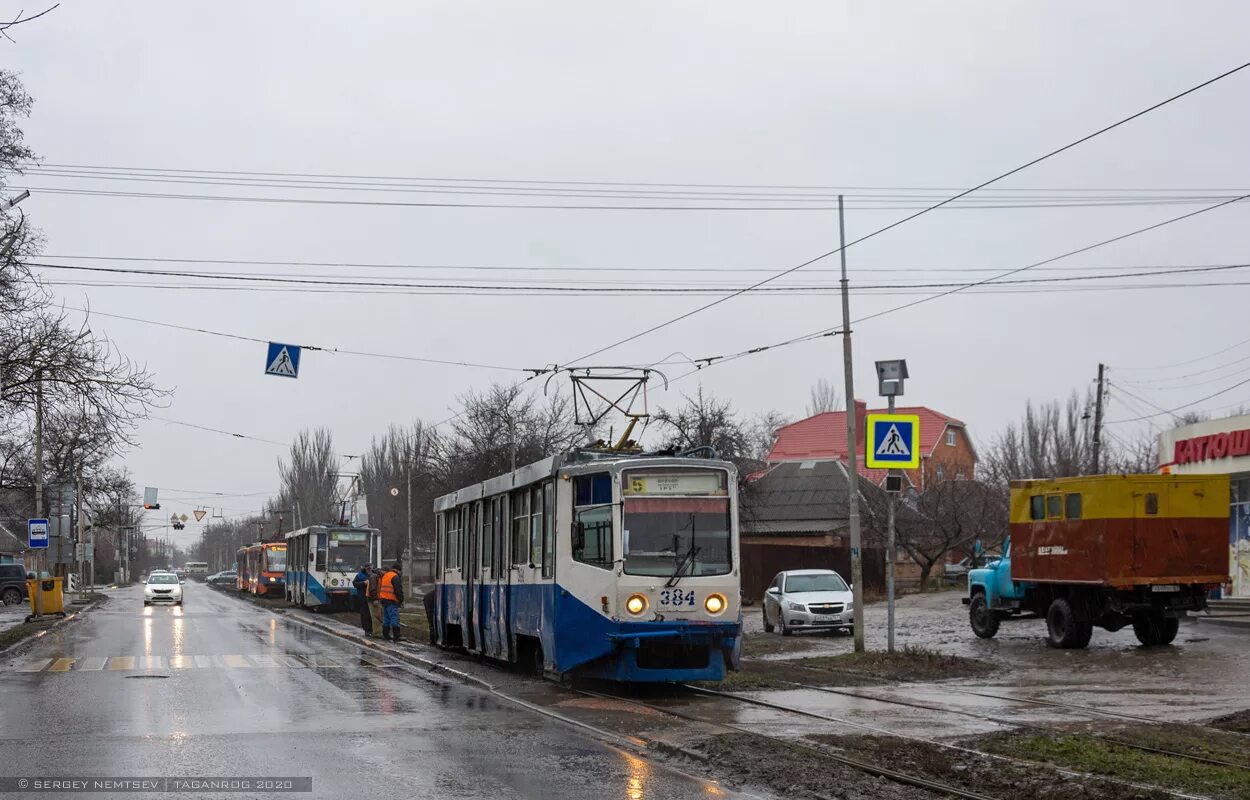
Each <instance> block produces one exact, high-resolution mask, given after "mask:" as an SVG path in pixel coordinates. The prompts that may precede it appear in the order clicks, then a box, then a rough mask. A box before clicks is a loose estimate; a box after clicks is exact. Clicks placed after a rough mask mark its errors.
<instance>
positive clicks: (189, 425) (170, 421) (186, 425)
mask: <svg viewBox="0 0 1250 800" xmlns="http://www.w3.org/2000/svg"><path fill="white" fill-rule="evenodd" d="M152 419H154V420H156V421H158V422H166V423H168V424H170V425H181V426H182V427H184V428H195V429H196V430H200V431H208V432H209V433H220V434H222V435H224V436H232V437H234V438H235V439H248V440H251V441H253V442H263V443H265V444H272V445H277V446H278V447H283V448H285V447H290V443H289V442H275V441H274V440H272V439H262V438H260V437H259V436H248V435H247V434H243V433H235V432H234V431H223V430H221V429H220V428H210V427H207V426H205V425H196V424H194V423H191V422H179V421H178V420H176V419H166V418H164V417H152Z"/></svg>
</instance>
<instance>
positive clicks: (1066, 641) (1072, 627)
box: [1046, 597, 1093, 650]
mask: <svg viewBox="0 0 1250 800" xmlns="http://www.w3.org/2000/svg"><path fill="white" fill-rule="evenodd" d="M1086 628H1088V629H1089V630H1088V633H1089V634H1092V633H1093V626H1092V625H1089V624H1088V623H1082V622H1078V621H1077V618H1076V612H1075V611H1073V610H1072V604H1071V603H1069V602H1068V601H1067V599H1065V598H1063V597H1057V598H1055V600H1054V602H1052V603H1051V604H1050V610H1049V611H1048V612H1046V631H1047V634H1048V636H1047V641H1048V642H1049V644H1050V646H1051V647H1058V648H1060V649H1063V650H1072V649H1077V648H1081V647H1084V646H1085V645H1087V644H1089V636H1088V635H1085V634H1086V633H1087V632H1086V630H1085V629H1086ZM1082 636H1084V640H1082Z"/></svg>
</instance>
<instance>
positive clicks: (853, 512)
mask: <svg viewBox="0 0 1250 800" xmlns="http://www.w3.org/2000/svg"><path fill="white" fill-rule="evenodd" d="M838 244H839V248H840V250H839V252H840V254H841V256H842V372H843V375H844V376H845V379H846V465H847V470H846V473H847V475H846V482H847V501H848V505H847V523H848V524H849V526H850V529H851V591H852V593H853V594H852V597H853V601H854V603H855V614H854V616H855V652H857V653H862V652H864V563H863V556H862V554H861V552H860V547H861V541H860V532H859V481H858V480H857V479H858V477H859V466H858V464H857V460H858V459H857V456H858V453H857V452H856V450H857V447H858V445H857V444H856V436H855V373H854V368H853V364H852V358H851V290H850V285H849V283H848V282H847V278H846V218H845V214H844V210H843V205H842V195H838Z"/></svg>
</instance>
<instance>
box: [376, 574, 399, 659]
mask: <svg viewBox="0 0 1250 800" xmlns="http://www.w3.org/2000/svg"><path fill="white" fill-rule="evenodd" d="M401 570H402V568H401V566H400V564H399V562H398V561H396V562H395V563H394V564H392V565H391V568H390V569H388V570H387V571H386V572H383V573H382V577H381V578H379V579H378V600H379V601H380V602H381V603H382V638H383V639H390V640H391V641H392V642H398V641H399V607H400V606H402V605H403V604H404V582H403V580H402V578H401Z"/></svg>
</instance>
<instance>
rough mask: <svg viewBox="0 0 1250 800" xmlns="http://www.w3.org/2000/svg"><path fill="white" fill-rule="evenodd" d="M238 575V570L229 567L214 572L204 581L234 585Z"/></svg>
mask: <svg viewBox="0 0 1250 800" xmlns="http://www.w3.org/2000/svg"><path fill="white" fill-rule="evenodd" d="M238 577H239V574H238V573H237V572H235V571H234V570H232V569H227V570H223V571H221V572H214V573H213V574H212V575H209V576H208V577H207V578H205V579H204V582H205V583H209V584H215V585H221V586H234V584H235V581H236V579H237V578H238Z"/></svg>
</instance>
